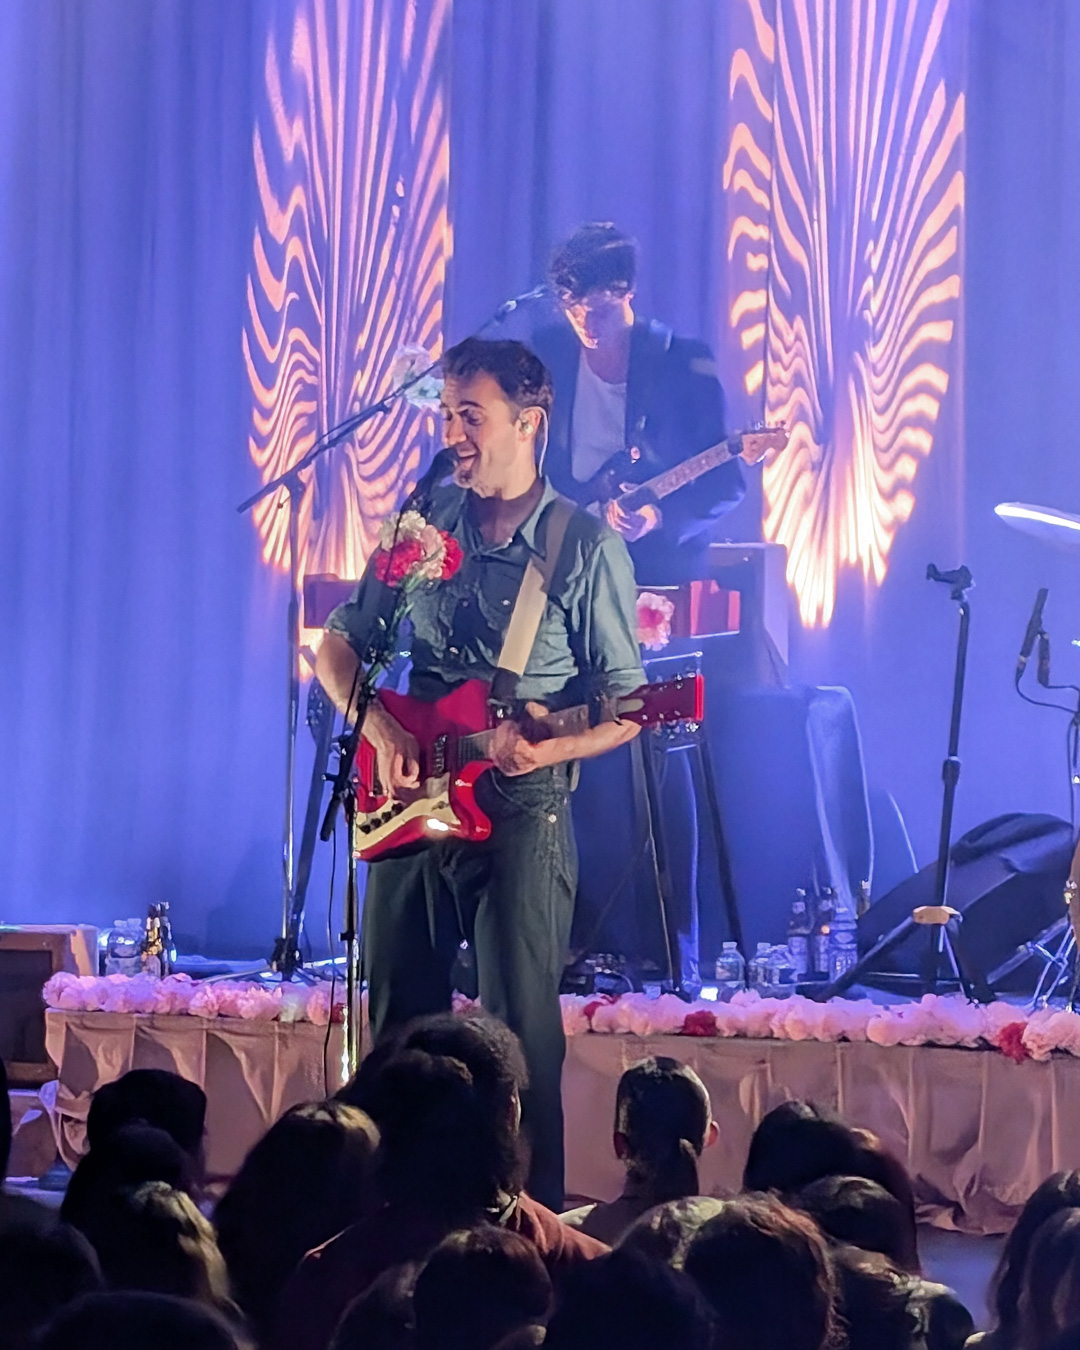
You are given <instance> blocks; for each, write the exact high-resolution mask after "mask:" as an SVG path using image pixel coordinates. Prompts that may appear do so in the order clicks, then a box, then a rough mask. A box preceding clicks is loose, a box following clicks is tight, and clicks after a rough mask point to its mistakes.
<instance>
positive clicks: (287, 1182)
mask: <svg viewBox="0 0 1080 1350" xmlns="http://www.w3.org/2000/svg"><path fill="white" fill-rule="evenodd" d="M378 1143H379V1132H378V1130H377V1129H376V1128H375V1125H374V1123H373V1122H372V1121H371V1119H370V1118H369V1117H368V1116H366V1115H365V1114H364V1113H363V1112H362V1111H359V1110H357V1109H356V1108H355V1107H352V1106H347V1105H346V1104H345V1103H344V1102H340V1101H328V1102H320V1103H310V1104H307V1105H303V1106H294V1107H293V1108H292V1109H291V1110H289V1111H286V1112H285V1114H284V1115H283V1116H282V1117H281V1118H280V1120H278V1121H277V1122H276V1123H275V1124H274V1125H272V1126H271V1127H270V1129H269V1130H268V1131H267V1133H266V1134H264V1135H263V1137H262V1138H261V1139H260V1140H259V1142H258V1143H257V1144H256V1145H255V1146H254V1147H253V1148H252V1150H251V1151H250V1153H249V1154H248V1155H247V1157H246V1158H245V1159H244V1162H243V1164H242V1165H241V1168H240V1171H239V1172H238V1173H237V1174H236V1177H235V1178H234V1179H233V1181H232V1184H231V1185H230V1186H229V1189H228V1190H227V1191H226V1192H225V1194H224V1195H223V1196H222V1198H221V1200H220V1201H219V1202H218V1205H217V1208H216V1209H215V1211H214V1227H215V1228H216V1230H217V1239H218V1245H219V1247H220V1248H221V1252H222V1255H223V1256H224V1257H225V1262H226V1265H227V1266H228V1268H229V1277H230V1280H231V1283H232V1291H233V1296H234V1297H235V1299H236V1301H237V1303H239V1305H240V1307H241V1308H242V1309H243V1311H244V1312H245V1313H246V1314H247V1316H248V1317H249V1318H251V1320H252V1325H253V1326H254V1327H255V1329H256V1331H258V1332H259V1333H260V1334H261V1333H263V1332H264V1331H265V1328H266V1325H267V1320H268V1318H269V1317H270V1316H271V1315H272V1311H273V1307H274V1303H275V1302H276V1299H277V1296H278V1295H279V1293H280V1292H281V1287H282V1285H283V1284H284V1282H285V1281H286V1280H287V1279H288V1278H289V1276H290V1275H291V1274H292V1273H293V1271H294V1270H295V1269H296V1267H297V1266H298V1265H299V1263H300V1261H301V1260H302V1259H303V1257H304V1255H305V1253H307V1252H309V1251H311V1249H312V1248H313V1247H318V1246H319V1245H320V1244H321V1243H323V1242H326V1241H327V1240H328V1239H329V1238H332V1237H333V1236H334V1235H335V1234H336V1233H340V1232H341V1231H342V1230H343V1229H345V1228H348V1227H349V1225H350V1224H352V1223H355V1222H356V1220H357V1219H359V1218H360V1217H361V1216H362V1215H364V1214H367V1213H369V1212H370V1211H371V1210H372V1209H374V1207H375V1192H374V1172H375V1150H376V1148H377V1147H378Z"/></svg>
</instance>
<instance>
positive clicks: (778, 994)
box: [768, 943, 799, 998]
mask: <svg viewBox="0 0 1080 1350" xmlns="http://www.w3.org/2000/svg"><path fill="white" fill-rule="evenodd" d="M798 978H799V977H798V973H797V971H796V969H795V961H794V958H793V957H792V955H791V951H790V949H789V948H788V946H787V945H786V944H785V943H781V944H780V945H779V946H776V947H772V948H770V950H769V966H768V981H769V982H768V987H769V993H770V994H772V996H773V997H774V998H789V997H790V996H791V995H792V994H793V993H794V992H795V985H796V983H797V982H798Z"/></svg>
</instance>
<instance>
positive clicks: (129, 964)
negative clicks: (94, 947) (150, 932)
mask: <svg viewBox="0 0 1080 1350" xmlns="http://www.w3.org/2000/svg"><path fill="white" fill-rule="evenodd" d="M142 945H143V922H142V920H141V919H114V920H113V926H112V927H111V928H110V929H109V931H108V932H107V933H106V934H105V943H104V951H103V970H102V974H104V975H138V974H140V972H141V971H142Z"/></svg>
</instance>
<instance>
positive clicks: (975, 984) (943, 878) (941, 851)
mask: <svg viewBox="0 0 1080 1350" xmlns="http://www.w3.org/2000/svg"><path fill="white" fill-rule="evenodd" d="M926 579H927V581H939V582H942V583H943V584H945V585H947V586H949V587H951V588H952V589H951V591H950V597H951V599H953V600H955V601H956V602H957V603H958V604H959V606H960V631H959V634H958V636H957V646H956V667H955V672H954V675H953V695H952V711H951V715H950V719H949V747H948V751H947V753H946V757H945V761H944V763H943V764H942V766H941V776H942V779H943V781H944V785H945V790H944V795H943V798H942V803H941V833H940V837H939V840H938V857H937V870H936V873H935V878H934V899H933V905H932V906H931V907H930V908H931V909H933V910H936V911H937V912H938V914H939V915H941V914H942V913H943V912H944V911H945V906H946V902H947V896H948V886H949V853H950V844H951V840H952V822H953V806H954V803H955V801H956V785H957V783H959V781H960V756H959V749H960V713H961V709H962V707H963V700H964V682H965V678H966V674H967V651H968V632H969V629H970V627H971V605H970V602H969V601H968V598H967V593H968V591H969V590H970V589H971V587H972V586H973V585H974V582H973V580H972V576H971V573H970V571H969V570H968V569H967V568H966V567H958V568H956V569H955V570H953V571H951V572H942V571H940V570H939V569H938V568H937V567H935V566H934V564H933V563H930V564H929V566H928V567H927V569H926ZM917 913H918V911H916V914H917ZM960 922H961V921H960V920H959V919H955V920H952V921H950V922H949V923H948V924H946V923H944V922H933V923H930V924H926V923H923V924H920V922H919V920H918V919H917V918H916V917H915V915H912V916H910V917H908V918H906V919H902V920H901V921H900V923H898V924H897V925H896V926H895V927H894V928H892V929H890V930H889V932H887V933H886V934H884V936H883V937H881V938H879V939H878V941H877V942H875V943H874V945H873V946H872V947H871V948H870V950H869V951H868V952H866V953H865V954H864V955H863V956H862V957H860V959H859V960H858V961H857V962H856V963H855V965H853V966H851V967H850V968H849V969H848V970H846V971H844V972H843V974H842V975H840V976H838V977H837V978H836V979H835V980H832V981H830V983H829V984H827V985H826V986H825V987H824V988H822V989H820V990H818V991H816V992H815V993H814V994H813V997H814V998H815V999H818V1000H819V1001H822V1002H824V1001H826V1000H828V999H830V998H835V997H836V996H837V995H838V994H843V993H845V992H846V991H847V990H848V989H850V988H851V986H852V985H853V984H856V983H858V981H859V980H860V979H861V978H862V977H863V975H864V974H866V973H867V972H870V971H873V970H874V969H875V967H876V965H877V962H878V961H879V960H881V958H882V957H885V956H888V955H889V953H890V952H892V951H893V950H894V949H895V948H896V947H898V946H899V945H900V944H901V943H902V942H904V941H905V940H906V939H907V938H908V937H910V936H911V934H912V933H913V932H914V931H915V930H916V928H917V927H920V926H923V927H930V928H932V930H933V931H932V932H931V933H930V934H929V937H930V945H929V949H928V951H927V956H926V964H925V967H924V970H923V977H922V987H923V992H924V993H929V994H935V993H937V988H938V980H939V975H940V970H941V961H942V957H943V955H944V954H945V953H946V952H948V954H949V957H950V960H951V963H952V965H953V966H954V968H955V970H956V977H957V981H958V983H959V984H960V987H961V989H962V990H963V992H964V996H965V997H966V998H967V1000H968V1002H969V1003H976V1002H977V1003H992V1002H993V1000H994V992H993V990H992V989H991V988H990V985H989V983H988V982H987V979H986V976H985V975H984V974H983V973H982V971H981V970H980V969H979V968H978V966H977V965H976V964H975V963H974V962H973V961H972V960H971V959H970V956H969V954H968V952H967V951H966V949H965V946H964V943H963V939H962V936H961V933H960Z"/></svg>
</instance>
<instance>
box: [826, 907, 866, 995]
mask: <svg viewBox="0 0 1080 1350" xmlns="http://www.w3.org/2000/svg"><path fill="white" fill-rule="evenodd" d="M858 959H859V941H858V929H857V927H856V924H855V916H854V915H853V914H850V913H848V911H847V910H840V911H839V912H838V913H837V914H836V916H835V917H834V918H833V921H832V932H831V933H830V934H829V981H830V983H831V982H832V981H833V980H838V979H839V978H840V976H841V975H843V974H844V973H845V972H846V971H848V970H850V969H851V967H852V966H853V965H855V963H856V962H857V961H858Z"/></svg>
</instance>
